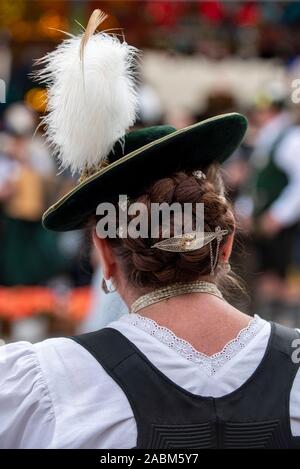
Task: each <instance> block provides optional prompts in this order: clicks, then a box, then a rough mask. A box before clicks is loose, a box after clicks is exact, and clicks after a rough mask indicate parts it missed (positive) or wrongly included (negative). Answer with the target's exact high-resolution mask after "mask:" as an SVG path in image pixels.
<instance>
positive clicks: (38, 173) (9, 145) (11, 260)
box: [0, 103, 65, 285]
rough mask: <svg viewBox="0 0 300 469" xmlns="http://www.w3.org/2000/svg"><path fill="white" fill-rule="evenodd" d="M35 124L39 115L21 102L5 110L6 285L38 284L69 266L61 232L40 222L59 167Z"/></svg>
mask: <svg viewBox="0 0 300 469" xmlns="http://www.w3.org/2000/svg"><path fill="white" fill-rule="evenodd" d="M36 125H37V116H36V115H35V113H34V111H32V110H31V109H30V108H28V107H27V106H25V104H23V103H16V104H12V105H10V106H8V107H7V109H6V111H5V113H4V129H5V134H4V140H3V144H4V146H3V149H2V168H4V160H5V161H6V164H7V166H8V167H9V171H7V174H8V173H9V177H8V175H7V177H6V180H7V181H9V184H10V185H11V189H9V195H8V196H7V197H6V198H5V200H2V204H1V206H2V210H1V252H0V256H1V283H2V284H3V285H18V284H21V285H35V284H40V283H42V282H45V281H46V280H48V279H49V278H50V277H52V276H54V275H55V274H57V273H59V272H60V271H61V270H63V269H64V267H65V261H64V259H63V258H62V256H61V255H59V249H58V245H57V236H56V235H53V233H47V232H46V231H45V230H43V229H42V227H41V216H42V213H43V211H44V209H45V206H46V205H47V204H48V203H49V190H50V185H51V180H52V179H53V177H54V175H55V169H56V167H55V165H54V163H53V161H52V159H51V158H50V154H49V151H48V149H47V148H46V147H45V145H44V140H43V139H42V137H41V136H39V135H37V136H36V138H34V139H33V138H32V136H33V134H34V131H35V128H36ZM7 184H8V182H6V185H7ZM6 190H7V189H6Z"/></svg>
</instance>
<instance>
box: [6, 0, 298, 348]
mask: <svg viewBox="0 0 300 469" xmlns="http://www.w3.org/2000/svg"><path fill="white" fill-rule="evenodd" d="M94 8H101V9H103V10H104V11H105V12H107V13H109V14H110V17H109V18H108V19H107V20H106V22H105V24H104V27H105V29H112V28H113V29H114V30H115V32H117V33H118V34H119V33H120V29H118V28H121V27H122V28H124V30H125V33H126V39H127V41H128V42H129V43H130V44H134V45H135V46H137V47H139V48H141V49H143V51H144V62H143V64H144V65H143V66H142V77H143V79H142V80H141V84H140V88H139V95H140V113H139V120H138V123H137V125H139V126H149V125H156V124H160V123H168V124H172V125H174V126H175V127H177V128H182V127H185V126H187V125H190V124H192V123H194V122H196V121H198V120H201V119H205V118H208V117H211V116H214V115H216V114H220V113H225V112H232V111H239V112H242V113H244V114H246V115H247V117H248V119H249V131H248V134H247V136H246V139H245V141H244V143H243V145H242V146H241V148H240V150H239V151H238V152H236V153H235V154H234V155H233V156H232V157H231V159H230V160H229V161H228V162H227V163H226V165H225V167H224V177H225V179H226V182H227V184H228V188H229V194H228V195H229V197H230V198H231V200H232V203H233V205H234V207H235V211H236V214H237V220H238V227H237V229H238V233H239V234H238V241H237V243H236V246H235V249H234V256H233V262H232V266H233V270H235V271H236V272H237V273H238V274H239V275H240V276H241V278H242V279H243V280H244V283H245V285H246V290H247V292H248V295H240V294H239V295H238V296H237V298H233V301H236V302H237V303H239V306H240V307H242V308H243V309H244V310H245V311H247V312H250V313H252V314H254V313H257V314H259V315H260V316H262V317H264V318H267V319H272V320H276V321H279V322H281V323H284V324H287V325H292V326H297V327H300V229H299V221H300V113H299V109H300V107H299V106H300V103H299V104H298V103H297V102H296V101H297V100H295V99H292V96H293V91H295V89H294V88H293V80H295V78H296V79H297V78H300V2H287V1H285V2H279V1H278V2H252V1H235V2H229V1H228V2H227V1H226V2H221V1H200V0H199V1H197V0H194V1H178V2H177V1H167V0H165V1H160V0H157V1H150V0H149V1H148V0H144V1H142V0H141V1H138V0H136V1H127V0H123V1H118V0H112V1H88V0H86V1H79V0H77V1H74V0H69V1H67V0H64V1H63V0H55V1H53V0H52V1H49V0H30V1H29V0H28V1H26V0H15V1H11V0H0V79H1V80H2V84H3V83H4V85H5V99H2V101H3V102H1V103H0V336H1V337H3V338H5V340H19V339H25V340H32V341H36V340H41V339H43V338H44V337H46V336H54V335H61V334H72V333H73V332H75V331H76V330H80V329H82V328H83V329H84V328H85V329H86V328H88V327H91V328H96V327H97V326H99V324H101V315H102V319H103V318H105V320H106V318H107V317H108V316H109V311H107V309H105V308H106V306H105V305H106V302H107V300H106V299H103V298H104V297H103V295H102V294H100V288H101V285H100V284H101V273H100V266H99V265H98V261H97V259H96V257H95V254H94V252H93V249H92V244H91V241H90V239H89V234H88V233H84V232H72V233H51V232H47V231H45V230H44V229H43V228H42V226H41V216H42V213H43V211H44V210H45V209H46V208H47V207H48V206H49V205H50V204H51V203H53V202H54V201H55V200H57V199H58V197H59V196H60V195H62V194H64V193H65V192H67V191H68V190H69V189H70V188H72V186H73V185H74V184H75V183H76V180H75V179H74V178H73V177H72V176H71V174H70V173H68V172H66V171H64V172H60V170H59V168H58V167H57V164H56V162H55V159H54V158H53V156H52V155H51V152H50V150H49V149H48V147H47V145H46V144H45V141H44V139H43V135H42V130H43V129H42V127H41V125H40V118H41V116H42V115H43V112H44V111H45V105H46V98H47V97H46V92H45V90H44V89H43V88H41V87H40V86H39V85H37V84H36V83H35V82H34V81H33V79H32V77H31V75H30V73H31V72H32V70H33V62H34V60H35V59H38V58H40V57H41V56H43V55H44V54H45V53H47V52H48V51H51V50H53V48H54V47H55V45H56V44H58V43H59V42H60V41H61V40H62V38H64V34H63V32H62V31H68V32H71V33H72V32H78V31H80V30H81V28H82V27H81V25H82V24H86V21H87V19H88V17H89V15H90V13H91V11H92V10H93V9H94ZM176 77H177V78H176ZM298 86H299V85H298ZM3 88H4V87H2V89H3ZM4 101H5V102H4ZM293 101H294V102H293ZM298 108H299V109H298ZM199 151H201V149H199ZM57 175H58V176H57ZM116 308H118V305H116ZM91 317H93V320H92V321H90V324H91V326H87V324H89V318H91ZM97 318H100V319H99V321H100V322H97V321H98V319H97ZM83 324H86V325H85V326H83Z"/></svg>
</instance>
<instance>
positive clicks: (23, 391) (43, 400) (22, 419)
mask: <svg viewBox="0 0 300 469" xmlns="http://www.w3.org/2000/svg"><path fill="white" fill-rule="evenodd" d="M54 430H55V416H54V411H53V408H52V402H51V398H50V395H49V392H48V388H47V384H46V382H45V380H44V377H43V374H42V371H41V369H40V365H39V361H38V358H37V355H36V352H35V351H34V348H33V346H32V344H30V343H28V342H17V343H14V344H8V345H4V346H1V347H0V448H47V447H48V446H50V443H51V440H52V436H53V434H54Z"/></svg>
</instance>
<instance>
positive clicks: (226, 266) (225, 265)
mask: <svg viewBox="0 0 300 469" xmlns="http://www.w3.org/2000/svg"><path fill="white" fill-rule="evenodd" d="M221 266H222V269H223V270H224V272H225V273H226V274H228V273H229V272H230V271H231V265H230V263H229V262H228V261H223V262H222V264H221Z"/></svg>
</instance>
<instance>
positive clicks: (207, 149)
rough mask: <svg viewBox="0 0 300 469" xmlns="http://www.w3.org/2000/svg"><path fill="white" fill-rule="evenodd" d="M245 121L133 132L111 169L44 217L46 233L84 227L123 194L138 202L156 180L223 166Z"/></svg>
mask: <svg viewBox="0 0 300 469" xmlns="http://www.w3.org/2000/svg"><path fill="white" fill-rule="evenodd" d="M246 129H247V119H246V118H245V117H244V116H242V115H241V114H238V113H230V114H223V115H220V116H216V117H213V118H211V119H207V120H205V121H202V122H198V123H197V124H194V125H191V126H189V127H186V128H184V129H181V130H176V129H175V128H173V127H171V126H167V125H163V126H156V127H148V128H144V129H139V130H134V131H132V132H129V133H127V134H126V136H125V143H124V145H121V144H120V143H117V144H116V145H115V147H114V150H113V151H112V152H111V153H110V155H109V156H108V163H109V164H108V165H107V166H106V167H104V168H102V169H100V170H99V171H97V172H95V173H94V174H92V175H91V176H90V177H88V178H87V179H85V180H84V181H83V182H81V183H79V184H78V185H77V186H76V187H75V188H74V189H73V190H71V191H70V192H68V193H67V194H66V195H65V196H63V197H62V198H61V199H60V200H58V201H57V202H56V203H55V204H54V205H52V206H51V207H50V208H49V209H48V210H47V211H46V212H45V213H44V215H43V225H44V227H45V228H46V229H48V230H53V231H70V230H76V229H80V228H83V227H84V226H85V224H86V223H87V221H88V220H89V218H90V217H91V216H92V215H94V214H96V208H97V206H98V204H99V203H101V202H109V201H112V200H116V199H117V197H118V196H119V195H121V194H124V195H125V194H126V195H127V196H128V197H134V196H136V195H138V194H139V193H141V192H142V191H143V189H144V188H145V187H146V186H147V185H148V184H149V183H151V182H152V181H155V180H158V179H159V178H162V177H165V176H168V175H171V174H172V173H173V172H175V171H178V170H187V171H193V170H197V169H204V170H205V169H206V168H207V167H208V166H209V165H210V164H212V163H215V162H216V163H223V162H224V161H225V160H226V159H227V158H228V157H229V156H230V155H231V154H232V153H233V152H234V150H235V149H236V148H237V147H238V145H239V144H240V143H241V141H242V139H243V137H244V135H245V132H246Z"/></svg>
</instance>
